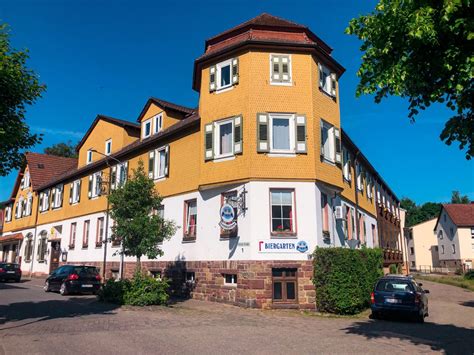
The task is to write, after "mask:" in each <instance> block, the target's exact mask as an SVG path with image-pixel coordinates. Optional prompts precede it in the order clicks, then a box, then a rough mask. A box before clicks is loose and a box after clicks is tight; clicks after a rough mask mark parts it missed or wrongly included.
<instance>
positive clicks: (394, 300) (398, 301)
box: [385, 298, 402, 303]
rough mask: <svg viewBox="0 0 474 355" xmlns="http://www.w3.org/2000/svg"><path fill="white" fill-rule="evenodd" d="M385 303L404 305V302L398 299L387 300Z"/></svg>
mask: <svg viewBox="0 0 474 355" xmlns="http://www.w3.org/2000/svg"><path fill="white" fill-rule="evenodd" d="M385 302H387V303H402V300H397V299H396V298H386V299H385Z"/></svg>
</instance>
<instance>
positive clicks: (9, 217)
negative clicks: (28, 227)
mask: <svg viewBox="0 0 474 355" xmlns="http://www.w3.org/2000/svg"><path fill="white" fill-rule="evenodd" d="M12 209H13V208H12V205H8V206H7V207H5V223H7V222H11V221H12Z"/></svg>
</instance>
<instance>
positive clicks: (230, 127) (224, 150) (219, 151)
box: [215, 119, 234, 158]
mask: <svg viewBox="0 0 474 355" xmlns="http://www.w3.org/2000/svg"><path fill="white" fill-rule="evenodd" d="M215 139H216V141H215V147H216V151H215V157H216V158H222V157H228V156H231V155H233V154H234V120H233V119H230V120H225V121H221V122H216V138H215Z"/></svg>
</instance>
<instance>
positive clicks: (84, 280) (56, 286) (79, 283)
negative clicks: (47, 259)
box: [44, 265, 100, 296]
mask: <svg viewBox="0 0 474 355" xmlns="http://www.w3.org/2000/svg"><path fill="white" fill-rule="evenodd" d="M99 289H100V275H99V270H98V269H97V268H96V267H95V266H87V265H64V266H61V267H59V268H58V269H56V270H55V271H53V272H52V273H51V274H50V275H49V276H48V278H47V279H46V281H45V283H44V290H45V291H46V292H50V291H59V293H60V294H61V295H63V296H65V295H67V294H70V293H93V294H94V295H95V294H97V292H98V291H99Z"/></svg>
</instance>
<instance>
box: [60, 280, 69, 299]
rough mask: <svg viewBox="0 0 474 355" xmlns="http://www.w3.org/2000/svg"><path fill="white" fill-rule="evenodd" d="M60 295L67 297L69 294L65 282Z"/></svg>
mask: <svg viewBox="0 0 474 355" xmlns="http://www.w3.org/2000/svg"><path fill="white" fill-rule="evenodd" d="M59 293H60V294H61V296H66V295H67V294H68V293H69V292H68V291H67V286H66V283H65V282H63V283H62V284H61V288H60V289H59Z"/></svg>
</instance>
